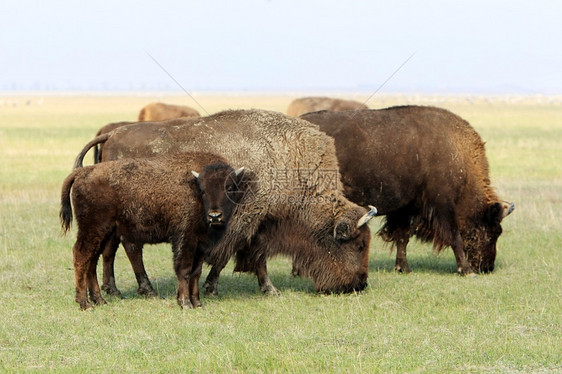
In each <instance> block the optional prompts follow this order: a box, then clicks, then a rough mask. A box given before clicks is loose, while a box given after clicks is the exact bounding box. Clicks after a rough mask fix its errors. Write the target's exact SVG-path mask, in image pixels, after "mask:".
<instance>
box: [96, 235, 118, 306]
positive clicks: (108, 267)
mask: <svg viewBox="0 0 562 374" xmlns="http://www.w3.org/2000/svg"><path fill="white" fill-rule="evenodd" d="M118 247H119V237H118V236H117V235H116V234H115V233H114V234H112V235H111V237H110V238H109V240H108V241H107V243H106V245H105V248H104V250H103V253H102V257H103V284H102V286H101V289H102V290H104V291H105V293H107V294H108V295H113V296H117V297H121V298H122V297H123V295H121V292H120V291H119V289H118V288H117V286H116V285H115V271H114V263H115V252H117V248H118Z"/></svg>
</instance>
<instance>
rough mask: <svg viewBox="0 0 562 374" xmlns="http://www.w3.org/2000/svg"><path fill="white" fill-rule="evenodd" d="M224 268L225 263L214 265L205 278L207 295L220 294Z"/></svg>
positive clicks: (204, 284)
mask: <svg viewBox="0 0 562 374" xmlns="http://www.w3.org/2000/svg"><path fill="white" fill-rule="evenodd" d="M222 269H224V265H222V266H221V265H213V266H212V267H211V270H210V271H209V274H208V275H207V279H205V283H203V288H204V289H205V295H207V296H218V294H219V292H218V284H219V276H220V274H221V271H222Z"/></svg>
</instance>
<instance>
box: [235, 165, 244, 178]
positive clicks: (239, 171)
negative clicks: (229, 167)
mask: <svg viewBox="0 0 562 374" xmlns="http://www.w3.org/2000/svg"><path fill="white" fill-rule="evenodd" d="M243 171H244V166H242V167H241V168H240V169H238V170H236V171H235V172H234V174H236V176H239V175H240V173H242V172H243Z"/></svg>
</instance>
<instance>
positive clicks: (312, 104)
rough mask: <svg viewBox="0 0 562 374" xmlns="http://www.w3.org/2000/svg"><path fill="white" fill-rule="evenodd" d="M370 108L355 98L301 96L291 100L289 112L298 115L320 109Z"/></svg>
mask: <svg viewBox="0 0 562 374" xmlns="http://www.w3.org/2000/svg"><path fill="white" fill-rule="evenodd" d="M361 109H369V108H368V107H367V105H365V104H362V103H360V102H358V101H355V100H342V99H332V98H330V97H301V98H300V99H295V100H293V101H291V103H290V104H289V106H288V107H287V114H288V115H290V116H293V117H298V116H300V115H301V114H304V113H310V112H317V111H319V110H333V111H342V110H361Z"/></svg>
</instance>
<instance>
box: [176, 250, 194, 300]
mask: <svg viewBox="0 0 562 374" xmlns="http://www.w3.org/2000/svg"><path fill="white" fill-rule="evenodd" d="M172 250H173V252H174V270H175V271H176V275H177V277H178V292H177V301H178V305H179V306H180V307H182V308H183V309H191V308H194V307H197V306H198V305H193V304H192V303H191V295H190V291H191V287H190V282H191V279H190V276H191V274H192V273H193V260H194V257H195V249H193V248H190V246H189V245H186V244H185V243H184V244H183V245H181V246H180V247H179V248H177V246H176V245H173V248H172ZM191 286H193V284H191Z"/></svg>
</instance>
